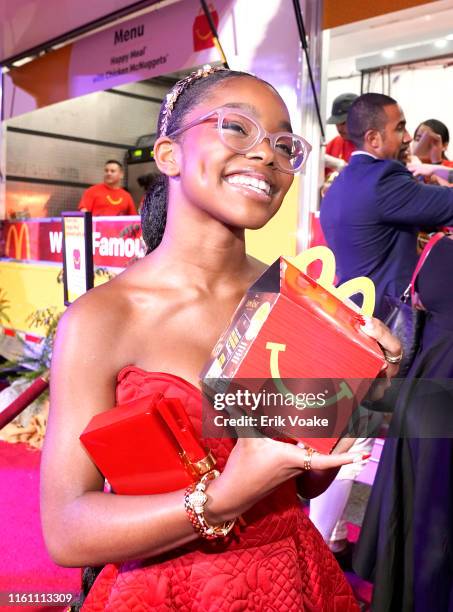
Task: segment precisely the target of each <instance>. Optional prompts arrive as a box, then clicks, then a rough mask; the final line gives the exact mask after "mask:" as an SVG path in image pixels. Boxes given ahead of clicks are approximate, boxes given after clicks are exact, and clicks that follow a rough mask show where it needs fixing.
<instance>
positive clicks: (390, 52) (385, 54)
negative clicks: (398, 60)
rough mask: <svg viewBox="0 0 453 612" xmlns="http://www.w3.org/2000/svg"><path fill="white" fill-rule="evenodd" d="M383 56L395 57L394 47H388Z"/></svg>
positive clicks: (386, 57)
mask: <svg viewBox="0 0 453 612" xmlns="http://www.w3.org/2000/svg"><path fill="white" fill-rule="evenodd" d="M382 57H385V59H392V57H395V51H394V49H386V50H385V51H383V52H382Z"/></svg>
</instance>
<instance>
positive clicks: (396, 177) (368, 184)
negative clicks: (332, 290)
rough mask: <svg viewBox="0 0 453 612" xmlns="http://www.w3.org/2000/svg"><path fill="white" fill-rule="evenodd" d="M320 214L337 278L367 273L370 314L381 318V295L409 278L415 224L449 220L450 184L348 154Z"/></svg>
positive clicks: (397, 290)
mask: <svg viewBox="0 0 453 612" xmlns="http://www.w3.org/2000/svg"><path fill="white" fill-rule="evenodd" d="M320 218H321V226H322V229H323V232H324V235H325V238H326V240H327V244H328V245H329V247H330V248H331V249H332V250H333V252H334V253H335V257H336V261H337V275H338V278H339V281H340V282H344V281H346V280H348V279H350V278H353V277H355V276H368V277H369V278H371V279H372V280H373V281H374V283H375V285H376V309H375V316H377V317H379V318H384V317H385V315H386V311H385V305H384V300H383V297H384V295H385V294H388V295H392V296H398V295H400V294H401V293H402V292H403V291H404V289H405V288H406V287H407V285H408V284H409V282H410V279H411V276H412V272H413V270H414V268H415V265H416V262H417V253H416V242H417V231H418V228H419V227H420V226H429V227H436V226H444V225H453V188H452V189H450V188H448V187H437V186H435V185H425V184H424V183H420V182H419V181H417V180H415V179H414V178H413V176H412V174H411V173H410V172H409V171H408V170H406V168H405V167H404V166H403V164H401V163H400V162H397V161H393V160H387V159H374V158H373V157H371V156H369V155H361V154H358V155H353V156H352V157H351V161H350V163H349V165H348V166H347V167H346V168H345V169H344V170H343V172H341V174H340V175H339V176H338V178H337V179H335V181H334V182H333V184H332V186H331V187H330V189H329V190H328V192H327V194H326V196H325V197H324V199H323V202H322V206H321V214H320Z"/></svg>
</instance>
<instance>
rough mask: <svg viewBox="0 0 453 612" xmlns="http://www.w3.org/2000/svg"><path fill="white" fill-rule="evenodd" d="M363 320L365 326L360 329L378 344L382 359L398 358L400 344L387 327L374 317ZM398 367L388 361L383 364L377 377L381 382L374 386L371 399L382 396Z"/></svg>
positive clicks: (396, 364)
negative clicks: (382, 355)
mask: <svg viewBox="0 0 453 612" xmlns="http://www.w3.org/2000/svg"><path fill="white" fill-rule="evenodd" d="M364 319H365V325H363V326H362V327H361V329H362V331H363V332H364V333H365V334H367V335H368V336H370V337H371V338H374V339H375V340H376V341H377V342H378V343H379V345H380V347H381V348H382V351H383V353H384V357H390V358H392V357H393V358H398V357H400V356H401V355H402V347H401V342H400V341H399V340H398V338H397V337H396V336H394V335H393V334H392V332H391V331H390V330H389V328H388V327H387V325H385V324H384V323H383V322H382V321H380V320H379V319H376V318H375V317H364ZM399 367H400V366H399V363H390V362H389V361H386V362H385V363H384V365H383V366H382V370H381V372H380V374H379V376H378V379H379V382H381V381H382V382H381V384H379V382H378V384H376V385H374V388H373V397H372V398H371V399H373V400H377V399H380V398H381V397H382V396H383V395H384V392H385V390H386V389H387V388H388V387H389V386H390V380H391V379H392V378H393V377H394V376H396V375H397V373H398V370H399Z"/></svg>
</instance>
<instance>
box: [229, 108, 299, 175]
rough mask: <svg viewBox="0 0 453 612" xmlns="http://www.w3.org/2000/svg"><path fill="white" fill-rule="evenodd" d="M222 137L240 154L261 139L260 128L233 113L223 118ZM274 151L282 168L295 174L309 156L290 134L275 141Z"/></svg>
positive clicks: (297, 140) (297, 139)
mask: <svg viewBox="0 0 453 612" xmlns="http://www.w3.org/2000/svg"><path fill="white" fill-rule="evenodd" d="M220 135H221V137H222V140H223V142H224V143H225V144H226V145H227V146H229V147H230V148H231V149H233V150H234V151H236V152H238V153H246V152H247V151H249V150H250V149H251V148H252V147H254V146H255V144H256V142H257V140H258V137H259V128H258V126H257V125H256V124H255V123H254V122H253V121H251V120H250V119H248V118H247V117H245V116H243V115H240V114H237V113H234V112H232V113H228V114H226V115H224V116H223V117H222V121H221V126H220ZM274 150H275V153H276V162H277V164H278V165H279V166H280V168H282V169H283V170H289V171H293V172H294V171H297V170H299V168H301V167H302V165H303V163H304V161H305V159H306V156H307V152H306V148H305V146H304V143H303V142H302V140H300V139H299V138H297V137H296V136H293V135H292V134H289V133H287V134H284V135H281V136H279V137H278V138H277V139H275V142H274Z"/></svg>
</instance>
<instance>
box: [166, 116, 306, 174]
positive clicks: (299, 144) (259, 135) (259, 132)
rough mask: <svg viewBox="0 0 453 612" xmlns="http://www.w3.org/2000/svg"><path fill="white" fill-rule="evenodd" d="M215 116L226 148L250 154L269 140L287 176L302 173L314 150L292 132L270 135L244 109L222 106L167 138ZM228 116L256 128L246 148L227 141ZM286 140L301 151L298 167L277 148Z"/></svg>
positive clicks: (293, 148)
mask: <svg viewBox="0 0 453 612" xmlns="http://www.w3.org/2000/svg"><path fill="white" fill-rule="evenodd" d="M214 115H217V131H218V134H219V136H220V140H221V141H222V142H223V144H224V145H225V146H226V147H228V148H229V149H231V150H232V151H235V152H236V153H248V152H249V151H251V150H252V149H253V147H255V146H256V145H257V144H258V143H261V142H262V141H263V140H264V139H265V138H267V139H268V140H269V144H270V146H271V148H272V150H273V151H274V152H275V153H276V155H275V164H276V166H277V167H278V168H279V170H281V171H282V172H285V173H287V174H296V173H297V172H300V171H301V170H302V169H303V167H304V166H305V164H306V162H307V159H308V156H309V154H310V151H311V149H312V146H311V144H310V143H309V142H307V141H306V140H305V138H303V137H302V136H298V135H297V134H292V133H291V132H274V133H270V132H268V131H266V130H265V129H264V128H263V126H262V125H261V124H260V123H259V122H258V121H257V120H256V118H255V117H254V116H253V115H252V114H251V113H247V112H246V111H243V110H242V109H237V108H235V107H230V106H221V107H219V108H215V109H214V110H212V111H209V113H206V114H205V115H202V116H201V117H198V118H197V119H194V120H193V121H190V122H189V123H186V124H185V125H183V126H181V127H180V128H178V129H177V130H174V131H173V132H170V133H169V134H167V136H168V137H170V138H174V137H175V136H178V135H179V134H182V133H183V132H185V131H186V130H189V129H190V128H192V127H195V126H196V125H199V124H201V123H204V122H205V121H207V120H208V119H210V118H211V117H213V116H214ZM228 115H234V116H237V117H243V118H245V119H247V120H248V121H250V122H251V123H252V124H253V126H254V127H255V128H256V134H255V135H254V137H253V138H252V139H248V140H247V143H245V142H244V146H242V147H241V146H239V145H233V144H232V142H231V138H230V139H227V137H226V136H225V128H224V127H223V121H224V119H225V117H227V116H228ZM284 138H291V140H292V142H293V143H296V145H295V146H293V147H292V150H297V151H299V153H298V155H295V156H294V160H295V161H296V160H297V158H301V160H300V162H299V163H297V165H296V166H292V165H291V156H288V157H284V156H283V154H281V153H279V151H278V150H277V148H276V144H277V142H278V141H279V140H280V141H281V140H282V139H284ZM237 142H240V139H239V138H238V139H237ZM284 160H287V162H288V163H287V165H286V164H285V163H284Z"/></svg>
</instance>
